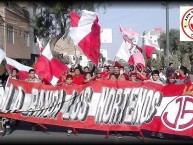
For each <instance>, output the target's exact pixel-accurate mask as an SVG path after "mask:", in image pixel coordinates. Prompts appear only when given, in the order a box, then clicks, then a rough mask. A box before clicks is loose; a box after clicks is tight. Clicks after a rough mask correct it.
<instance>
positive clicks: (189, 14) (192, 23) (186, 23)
mask: <svg viewBox="0 0 193 145" xmlns="http://www.w3.org/2000/svg"><path fill="white" fill-rule="evenodd" d="M181 27H182V30H183V32H184V34H185V35H186V36H187V37H188V38H190V39H193V8H191V9H189V10H187V11H186V12H185V14H184V15H183V17H182V20H181Z"/></svg>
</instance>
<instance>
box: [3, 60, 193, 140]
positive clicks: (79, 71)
mask: <svg viewBox="0 0 193 145" xmlns="http://www.w3.org/2000/svg"><path fill="white" fill-rule="evenodd" d="M18 73H19V70H18V69H16V68H14V69H12V71H11V74H10V75H9V74H8V73H7V72H6V73H5V74H3V75H2V76H0V87H5V86H6V83H7V82H8V81H7V80H9V79H17V80H19V79H20V78H19V76H18ZM97 80H111V81H131V82H136V83H138V82H143V81H144V82H148V81H149V82H153V83H157V84H162V85H177V84H192V81H191V79H190V75H189V73H188V69H187V67H185V66H179V67H178V68H174V66H173V63H170V64H169V67H168V68H159V69H156V68H145V67H144V66H143V65H141V64H137V65H136V66H129V71H128V72H126V71H125V68H124V67H123V66H121V65H120V64H119V63H115V64H114V65H112V66H109V65H104V66H103V68H97V67H96V66H95V65H93V67H92V68H89V67H88V66H85V67H82V66H80V65H79V64H78V65H77V67H75V68H71V69H70V70H69V71H66V72H64V73H63V74H62V76H61V78H60V79H59V81H58V83H57V86H63V85H68V86H69V85H83V84H87V83H91V82H94V81H97ZM25 81H28V82H34V83H42V84H45V85H51V84H50V83H49V82H47V81H46V80H44V79H40V78H38V77H37V76H36V75H35V70H34V69H30V70H29V77H28V78H27V79H26V80H25ZM11 121H13V120H10V119H9V120H8V122H11ZM35 125H36V124H33V125H32V126H33V127H34V126H35ZM6 127H7V128H10V123H7V124H6ZM0 130H2V127H1V128H0ZM72 132H73V131H72V130H68V135H71V133H72ZM156 135H157V137H159V138H164V136H163V134H162V133H157V134H156V133H155V132H152V136H156ZM117 136H118V138H121V134H120V132H118V133H117Z"/></svg>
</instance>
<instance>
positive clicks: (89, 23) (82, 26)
mask: <svg viewBox="0 0 193 145" xmlns="http://www.w3.org/2000/svg"><path fill="white" fill-rule="evenodd" d="M70 17H71V28H70V32H69V36H70V37H71V38H72V39H73V41H74V44H77V45H78V46H79V47H80V48H81V49H82V51H83V53H84V54H85V55H86V56H87V57H88V58H89V59H90V60H91V61H92V62H93V63H95V64H98V61H99V57H100V44H101V42H100V26H99V24H98V17H97V15H96V13H95V12H91V11H87V10H82V14H81V16H79V15H78V14H76V13H75V12H73V11H71V12H70Z"/></svg>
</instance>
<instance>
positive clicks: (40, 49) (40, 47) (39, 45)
mask: <svg viewBox="0 0 193 145" xmlns="http://www.w3.org/2000/svg"><path fill="white" fill-rule="evenodd" d="M36 38H37V42H38V47H39V51H40V55H41V54H42V51H43V50H44V48H43V45H42V43H41V41H40V39H39V38H38V37H37V36H36Z"/></svg>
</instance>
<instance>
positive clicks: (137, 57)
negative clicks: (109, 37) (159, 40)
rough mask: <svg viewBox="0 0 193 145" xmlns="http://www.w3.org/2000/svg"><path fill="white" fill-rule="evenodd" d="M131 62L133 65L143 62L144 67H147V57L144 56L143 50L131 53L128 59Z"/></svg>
mask: <svg viewBox="0 0 193 145" xmlns="http://www.w3.org/2000/svg"><path fill="white" fill-rule="evenodd" d="M128 63H129V64H131V65H137V64H142V65H143V67H145V59H144V57H143V54H142V53H141V52H138V53H134V54H133V55H131V57H130V58H129V61H128Z"/></svg>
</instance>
